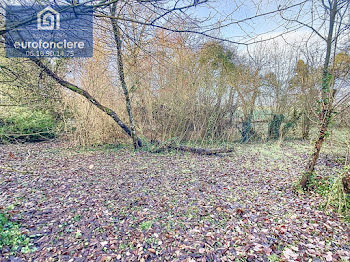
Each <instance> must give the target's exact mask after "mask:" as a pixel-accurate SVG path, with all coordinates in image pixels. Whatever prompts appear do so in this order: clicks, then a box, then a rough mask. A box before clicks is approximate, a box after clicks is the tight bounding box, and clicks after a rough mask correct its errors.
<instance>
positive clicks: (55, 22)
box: [37, 6, 60, 30]
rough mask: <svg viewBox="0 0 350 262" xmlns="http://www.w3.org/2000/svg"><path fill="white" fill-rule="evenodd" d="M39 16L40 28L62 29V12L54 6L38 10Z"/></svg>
mask: <svg viewBox="0 0 350 262" xmlns="http://www.w3.org/2000/svg"><path fill="white" fill-rule="evenodd" d="M37 16H38V20H37V21H38V22H37V23H38V29H39V30H54V29H60V14H59V13H58V12H57V11H56V10H55V9H53V8H52V7H50V6H48V7H46V8H45V9H43V10H41V11H40V12H38V15H37Z"/></svg>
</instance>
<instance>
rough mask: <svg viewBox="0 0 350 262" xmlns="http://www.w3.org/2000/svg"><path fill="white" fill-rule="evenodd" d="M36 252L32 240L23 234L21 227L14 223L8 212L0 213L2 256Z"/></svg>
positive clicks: (0, 249)
mask: <svg viewBox="0 0 350 262" xmlns="http://www.w3.org/2000/svg"><path fill="white" fill-rule="evenodd" d="M34 250H35V248H34V247H33V245H32V244H31V243H30V238H29V237H28V236H26V235H25V234H23V233H22V231H21V226H20V225H19V224H18V223H16V222H14V221H12V220H11V219H10V218H9V216H8V214H7V213H6V212H0V254H5V253H8V254H15V253H17V252H21V253H29V252H32V251H34Z"/></svg>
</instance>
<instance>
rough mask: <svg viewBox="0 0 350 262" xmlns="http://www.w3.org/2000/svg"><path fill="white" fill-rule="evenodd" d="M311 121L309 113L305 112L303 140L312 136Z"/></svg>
mask: <svg viewBox="0 0 350 262" xmlns="http://www.w3.org/2000/svg"><path fill="white" fill-rule="evenodd" d="M310 124H311V123H310V119H309V117H308V115H307V112H306V111H304V113H303V120H302V138H303V139H309V135H310Z"/></svg>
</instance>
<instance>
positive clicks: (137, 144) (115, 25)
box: [111, 3, 142, 149]
mask: <svg viewBox="0 0 350 262" xmlns="http://www.w3.org/2000/svg"><path fill="white" fill-rule="evenodd" d="M116 7H117V6H116V3H114V4H113V5H112V7H111V15H112V16H113V17H114V16H115V11H116ZM111 22H112V27H113V34H114V40H115V42H116V45H117V63H118V73H119V80H120V83H121V86H122V89H123V92H124V97H125V104H126V111H127V112H128V116H129V122H130V130H131V138H132V141H133V144H134V148H135V149H137V148H139V147H141V146H142V142H141V140H140V139H139V138H138V136H137V134H136V128H135V121H134V117H133V114H132V109H131V101H130V95H129V90H128V87H127V85H126V82H125V75H124V65H123V58H122V40H121V36H120V29H119V26H118V22H117V20H116V19H114V18H111Z"/></svg>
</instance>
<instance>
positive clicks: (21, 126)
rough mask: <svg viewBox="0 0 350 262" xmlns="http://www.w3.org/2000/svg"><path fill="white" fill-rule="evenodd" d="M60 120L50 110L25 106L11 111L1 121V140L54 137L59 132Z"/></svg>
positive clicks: (34, 140) (30, 140)
mask: <svg viewBox="0 0 350 262" xmlns="http://www.w3.org/2000/svg"><path fill="white" fill-rule="evenodd" d="M57 128H58V122H57V121H56V120H55V118H54V117H53V116H52V115H51V114H50V113H48V112H46V111H42V110H35V111H30V110H28V109H27V110H26V109H24V108H21V109H17V110H13V111H11V113H8V114H6V115H3V116H2V121H0V142H2V143H4V142H14V141H26V142H37V141H42V140H46V139H52V138H54V137H55V136H56V134H57Z"/></svg>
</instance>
